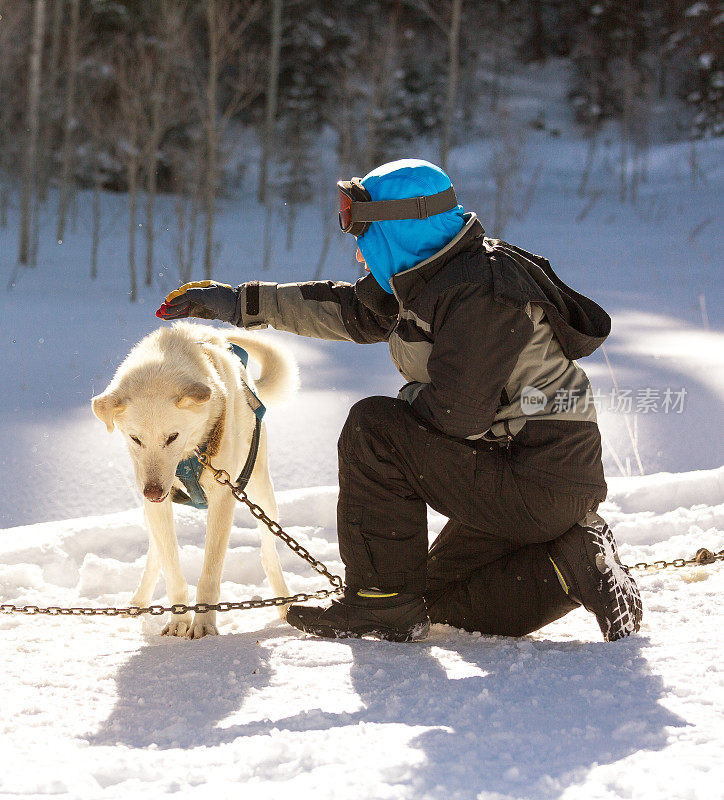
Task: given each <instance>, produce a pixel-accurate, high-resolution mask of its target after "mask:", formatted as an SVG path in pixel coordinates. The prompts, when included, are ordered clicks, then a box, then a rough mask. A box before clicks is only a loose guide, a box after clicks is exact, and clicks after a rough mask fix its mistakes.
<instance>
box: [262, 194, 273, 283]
mask: <svg viewBox="0 0 724 800" xmlns="http://www.w3.org/2000/svg"><path fill="white" fill-rule="evenodd" d="M271 230H272V210H271V203H267V204H266V206H265V212H264V260H263V263H262V269H264V270H267V269H269V267H271V256H272V235H271Z"/></svg>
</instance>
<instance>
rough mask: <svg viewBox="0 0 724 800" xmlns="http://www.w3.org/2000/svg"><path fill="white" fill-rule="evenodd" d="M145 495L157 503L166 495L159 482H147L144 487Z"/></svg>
mask: <svg viewBox="0 0 724 800" xmlns="http://www.w3.org/2000/svg"><path fill="white" fill-rule="evenodd" d="M143 496H144V497H145V498H146V499H147V500H151V501H152V502H154V503H157V502H158V501H159V500H161V499H162V498H163V496H164V494H163V489H162V488H161V487H160V486H159V485H158V484H157V483H147V484H146V486H145V487H144V489H143Z"/></svg>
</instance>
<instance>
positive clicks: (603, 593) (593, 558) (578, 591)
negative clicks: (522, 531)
mask: <svg viewBox="0 0 724 800" xmlns="http://www.w3.org/2000/svg"><path fill="white" fill-rule="evenodd" d="M548 553H549V556H550V560H551V562H552V564H553V567H554V568H555V571H556V574H557V575H558V580H559V581H560V582H561V586H562V587H563V589H564V591H565V592H566V593H567V594H568V595H569V596H570V597H571V599H573V600H575V601H576V602H579V603H581V605H582V606H583V607H584V608H586V609H587V610H588V611H590V612H591V613H592V614H595V615H596V619H597V621H598V624H599V626H600V628H601V633H603V638H604V640H605V641H607V642H614V641H616V639H623V638H624V637H625V636H628V635H629V634H631V633H634V632H635V631H637V630H638V629H639V628H640V627H641V617H642V614H643V610H642V606H641V595H640V594H639V589H638V586H637V585H636V582H635V581H634V579H633V578H632V577H631V575H630V574H629V571H628V569H627V568H626V567H624V566H623V565H622V564H621V560H620V559H619V557H618V549H617V547H616V541H615V539H614V538H613V534H612V533H611V529H610V528H609V527H608V525H607V524H606V522H605V521H604V520H603V519H602V518H601V517H599V516H598V514H596V513H594V512H589V513H588V514H587V515H586V518H585V519H584V520H583V521H582V522H581V523H580V524H578V525H574V526H573V527H572V528H571V529H570V530H568V531H566V532H565V533H564V534H563V535H562V536H560V537H559V538H558V539H554V540H553V541H552V542H550V543H549V544H548Z"/></svg>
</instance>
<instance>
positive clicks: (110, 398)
mask: <svg viewBox="0 0 724 800" xmlns="http://www.w3.org/2000/svg"><path fill="white" fill-rule="evenodd" d="M92 403H93V413H94V414H95V415H96V416H97V417H98V419H99V420H100V421H101V422H104V423H105V426H106V428H108V433H113V422H114V420H115V418H116V415H117V414H120V413H121V411H124V410H125V408H126V404H125V403H124V402H123V401H122V400H121V399H120V398H119V397H118V395H117V394H115V393H114V392H104V393H103V394H98V395H96V396H95V397H94V398H93V401H92Z"/></svg>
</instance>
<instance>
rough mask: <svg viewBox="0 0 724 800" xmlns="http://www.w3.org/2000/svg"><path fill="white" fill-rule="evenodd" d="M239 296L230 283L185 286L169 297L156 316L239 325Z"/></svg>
mask: <svg viewBox="0 0 724 800" xmlns="http://www.w3.org/2000/svg"><path fill="white" fill-rule="evenodd" d="M239 294H240V292H239V289H238V288H237V289H235V288H234V287H233V286H229V284H228V283H217V282H216V281H193V282H192V283H185V284H184V285H183V286H181V287H179V288H178V289H175V290H174V291H173V292H171V294H169V295H168V297H166V299H165V300H164V301H163V304H162V305H161V308H159V309H158V311H156V316H157V317H159V318H160V319H182V318H184V317H198V318H199V319H220V320H222V321H223V322H231V323H233V324H234V325H237V324H238V313H237V306H238V304H239Z"/></svg>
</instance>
